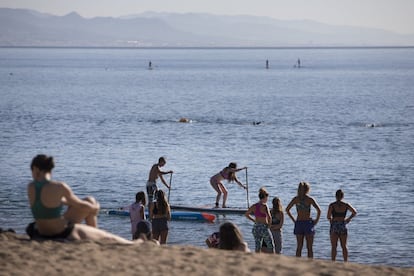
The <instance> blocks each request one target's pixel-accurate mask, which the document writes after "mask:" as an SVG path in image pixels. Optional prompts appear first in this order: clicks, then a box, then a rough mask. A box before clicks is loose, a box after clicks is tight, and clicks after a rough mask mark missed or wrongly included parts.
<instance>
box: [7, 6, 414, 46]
mask: <svg viewBox="0 0 414 276" xmlns="http://www.w3.org/2000/svg"><path fill="white" fill-rule="evenodd" d="M413 45H414V34H411V35H403V34H398V33H394V32H391V31H386V30H381V29H373V28H362V27H347V26H333V25H328V24H323V23H319V22H316V21H311V20H298V21H288V20H277V19H273V18H269V17H258V16H246V15H240V16H221V15H212V14H202V13H188V14H177V13H154V12H146V13H142V14H137V15H129V16H123V17H117V18H114V17H95V18H84V17H81V16H80V15H79V14H77V13H75V12H72V13H70V14H67V15H65V16H55V15H51V14H45V13H39V12H36V11H33V10H25V9H8V8H0V46H38V47H42V46H45V47H47V46H50V47H291V46H293V47H312V46H313V47H318V46H328V47H329V46H413Z"/></svg>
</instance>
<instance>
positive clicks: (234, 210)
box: [171, 205, 247, 215]
mask: <svg viewBox="0 0 414 276" xmlns="http://www.w3.org/2000/svg"><path fill="white" fill-rule="evenodd" d="M171 209H173V210H186V211H192V212H208V213H215V214H239V215H242V214H244V213H246V211H247V209H246V208H216V207H195V206H182V205H171Z"/></svg>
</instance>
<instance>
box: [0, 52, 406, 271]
mask: <svg viewBox="0 0 414 276" xmlns="http://www.w3.org/2000/svg"><path fill="white" fill-rule="evenodd" d="M298 59H300V60H301V65H302V66H301V68H298V67H297V66H295V65H297V60H298ZM266 60H268V61H269V69H266ZM150 61H151V64H152V67H151V68H152V69H151V70H149V68H148V64H149V62H150ZM180 118H187V119H188V120H189V123H179V122H178V121H179V120H180ZM413 141H414V49H413V48H320V49H315V48H302V49H93V48H92V49H91V48H89V49H83V48H0V164H1V165H0V187H1V188H0V226H1V227H3V228H13V229H15V230H16V231H17V232H18V233H24V229H25V226H26V225H27V223H29V222H30V221H31V220H32V215H31V212H30V209H29V206H28V201H27V195H26V194H27V193H26V186H27V183H28V182H29V181H30V180H31V173H30V168H29V165H30V162H31V159H32V158H33V157H34V156H35V155H36V154H39V153H45V154H48V155H52V156H54V158H55V161H56V168H55V169H54V171H53V178H54V179H57V180H62V181H65V182H66V183H68V184H69V185H70V186H71V187H72V189H73V190H74V192H75V193H76V194H77V195H79V196H80V197H84V196H86V195H93V196H95V197H96V198H97V199H98V200H99V202H100V203H101V206H102V209H104V210H105V209H111V208H118V207H121V206H125V205H127V204H129V203H132V202H133V201H134V199H135V193H136V192H137V191H141V190H145V183H146V180H147V178H148V172H149V169H150V168H151V166H152V164H154V163H156V162H157V160H158V158H159V157H160V156H165V157H166V158H167V164H166V166H165V168H164V169H165V170H173V171H174V174H173V175H172V178H171V179H170V176H169V175H167V176H166V181H167V182H170V181H171V184H172V190H171V191H170V195H169V196H170V202H171V204H175V205H191V206H202V205H203V206H212V205H213V204H214V202H215V196H216V194H215V192H214V190H213V189H212V187H211V186H210V184H209V179H210V177H211V176H212V175H214V174H215V173H217V172H219V171H220V170H221V169H222V168H223V167H225V166H226V165H228V163H229V162H232V161H234V162H237V163H238V165H239V166H242V167H244V166H247V167H248V170H247V173H246V171H241V172H239V173H238V178H239V179H240V180H241V181H242V182H243V183H246V182H247V183H248V186H249V193H248V194H247V193H246V191H245V190H243V189H241V188H240V187H239V186H238V185H237V184H232V183H227V182H224V184H225V185H226V186H227V188H228V190H229V197H228V206H232V207H247V204H248V203H249V204H250V205H251V204H253V203H255V202H256V201H257V200H258V197H257V191H258V190H259V188H260V187H262V186H265V187H266V188H267V189H268V191H269V193H270V200H269V205H270V202H271V199H272V198H273V197H274V196H278V197H280V198H281V200H282V204H283V205H284V207H286V205H287V204H288V202H289V201H290V200H291V199H292V198H293V197H294V196H295V195H296V192H297V185H298V183H299V182H300V181H308V182H309V183H310V185H311V191H310V195H311V196H313V197H314V198H315V199H316V201H317V202H318V203H319V205H320V206H321V209H322V215H321V218H320V222H319V223H318V224H317V226H316V235H315V241H314V257H315V258H318V259H330V250H331V245H330V241H329V223H328V221H327V219H326V212H327V208H328V205H329V203H330V202H332V201H334V200H335V197H334V195H335V191H336V190H337V189H339V188H341V189H343V190H344V192H345V198H344V200H345V201H347V202H349V203H351V204H352V205H353V206H354V207H355V208H356V209H357V211H358V216H357V217H355V218H354V219H353V220H352V222H351V223H350V224H349V225H348V229H349V236H348V247H349V260H350V261H352V262H357V263H367V264H386V265H393V266H404V267H405V266H413V265H414V261H413V260H414V232H413V228H414V197H413V195H414V186H413V184H414V182H413V179H414V142H413ZM159 186H160V187H161V188H163V189H164V190H165V191H166V192H167V190H166V189H165V187H164V186H163V184H160V183H159ZM167 193H168V192H167ZM293 212H295V211H293ZM312 214H313V216H314V217H315V212H314V210H313V211H312ZM228 220H229V221H232V222H234V223H236V224H237V225H238V226H239V227H240V229H241V230H242V233H243V236H244V238H245V239H246V241H247V242H248V244H249V247H250V248H251V249H252V250H254V240H253V236H252V233H251V229H252V223H251V222H250V221H249V220H247V219H246V218H245V217H244V216H242V215H227V216H219V217H218V218H217V220H216V222H215V223H212V224H209V223H197V222H185V221H172V222H171V223H170V232H169V238H168V243H169V244H187V245H195V246H200V247H205V243H204V241H205V239H206V238H207V236H208V235H210V234H211V233H212V232H214V231H217V230H218V228H219V225H220V224H221V223H222V222H224V221H228ZM99 226H100V227H101V228H103V229H106V230H109V231H111V232H113V233H116V234H119V235H121V236H123V237H125V238H128V239H129V238H130V237H131V234H130V224H129V219H128V218H127V217H116V216H109V215H107V214H105V212H101V214H100V216H99ZM295 250H296V239H295V236H294V235H293V222H292V221H291V220H290V219H289V217H287V216H286V217H285V223H284V226H283V254H285V255H289V256H294V255H295ZM303 256H306V248H304V249H303ZM338 259H339V260H341V259H342V254H341V250H340V247H339V246H338Z"/></svg>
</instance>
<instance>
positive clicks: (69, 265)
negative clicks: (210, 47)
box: [0, 233, 414, 276]
mask: <svg viewBox="0 0 414 276" xmlns="http://www.w3.org/2000/svg"><path fill="white" fill-rule="evenodd" d="M0 255H1V259H0V265H1V267H2V269H1V272H0V275H82V274H87V275H367V276H369V275H376V276H378V275H414V268H396V267H391V266H370V265H362V264H356V263H346V264H344V263H342V262H336V263H333V262H331V261H326V260H317V259H314V260H308V259H307V258H301V259H299V258H295V257H287V256H283V255H267V254H256V253H243V252H236V251H224V250H218V249H206V248H201V247H194V246H179V245H171V246H170V245H167V246H159V245H156V244H154V243H152V242H145V243H143V244H140V245H119V244H114V243H108V242H99V243H98V242H93V241H81V242H56V241H43V242H39V241H32V240H29V239H28V237H27V236H26V235H17V234H14V233H2V234H0Z"/></svg>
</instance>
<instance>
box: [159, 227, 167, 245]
mask: <svg viewBox="0 0 414 276" xmlns="http://www.w3.org/2000/svg"><path fill="white" fill-rule="evenodd" d="M167 238H168V230H163V231H161V233H160V244H166V243H167Z"/></svg>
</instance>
